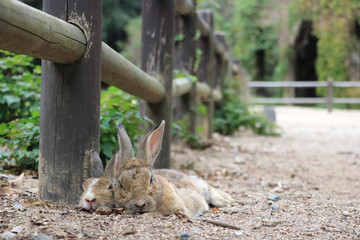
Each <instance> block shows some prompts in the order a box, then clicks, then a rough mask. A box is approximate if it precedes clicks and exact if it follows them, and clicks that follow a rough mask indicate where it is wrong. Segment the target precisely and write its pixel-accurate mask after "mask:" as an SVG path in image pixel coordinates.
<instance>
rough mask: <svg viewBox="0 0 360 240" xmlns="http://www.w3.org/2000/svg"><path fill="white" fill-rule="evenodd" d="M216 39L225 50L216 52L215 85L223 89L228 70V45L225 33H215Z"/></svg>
mask: <svg viewBox="0 0 360 240" xmlns="http://www.w3.org/2000/svg"><path fill="white" fill-rule="evenodd" d="M214 36H215V39H216V40H217V41H218V42H219V43H220V44H221V45H222V46H223V47H224V52H222V53H219V54H216V67H215V72H216V75H215V76H216V77H215V83H214V87H215V88H217V89H220V90H222V89H223V85H224V80H225V77H226V75H227V71H228V59H227V46H226V40H225V34H224V33H222V32H221V33H220V32H215V33H214Z"/></svg>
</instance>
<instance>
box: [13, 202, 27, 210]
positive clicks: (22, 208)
mask: <svg viewBox="0 0 360 240" xmlns="http://www.w3.org/2000/svg"><path fill="white" fill-rule="evenodd" d="M13 208H15V209H17V210H20V211H24V210H25V207H24V205H21V204H20V203H18V202H16V203H15V204H14V206H13Z"/></svg>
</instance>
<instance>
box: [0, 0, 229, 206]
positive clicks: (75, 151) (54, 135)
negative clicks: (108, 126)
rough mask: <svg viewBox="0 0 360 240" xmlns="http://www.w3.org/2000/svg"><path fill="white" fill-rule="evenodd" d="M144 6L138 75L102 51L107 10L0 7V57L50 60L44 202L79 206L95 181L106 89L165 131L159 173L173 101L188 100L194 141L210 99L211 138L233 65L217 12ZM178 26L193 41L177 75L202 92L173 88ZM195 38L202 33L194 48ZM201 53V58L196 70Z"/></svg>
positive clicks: (65, 4)
mask: <svg viewBox="0 0 360 240" xmlns="http://www.w3.org/2000/svg"><path fill="white" fill-rule="evenodd" d="M145 2H146V1H143V9H142V14H143V20H144V21H143V22H144V24H143V28H142V32H143V35H142V42H143V44H142V46H143V49H142V50H143V51H142V54H143V56H142V69H140V68H138V67H137V66H135V65H134V64H132V63H131V62H130V61H128V60H127V59H126V58H124V57H123V56H122V55H120V54H119V53H117V52H116V51H114V50H113V49H111V48H110V47H109V46H108V45H107V44H105V43H103V42H101V1H97V0H71V1H63V0H43V7H44V12H43V11H39V10H37V9H34V8H32V7H30V6H28V5H26V4H24V3H22V2H20V1H17V0H1V1H0V49H3V50H7V51H11V52H15V53H19V54H25V55H28V56H32V57H35V58H40V59H42V60H43V62H42V90H41V95H42V97H41V126H40V128H41V131H40V132H41V136H40V159H39V174H40V190H39V192H40V198H41V199H43V200H52V201H56V202H61V203H66V202H75V201H76V200H77V199H78V197H79V195H80V193H81V184H82V182H83V181H84V179H85V178H87V177H88V176H89V169H90V168H89V151H90V150H91V149H98V148H99V128H100V125H99V124H100V116H99V112H100V80H102V81H104V82H106V83H108V84H110V85H113V86H116V87H118V88H120V89H122V90H124V91H126V92H128V93H130V94H133V95H135V96H138V97H139V98H141V99H143V100H144V101H142V104H141V113H142V114H146V115H147V116H149V117H150V118H151V119H153V120H154V121H155V122H159V121H160V120H162V119H165V120H166V122H167V123H168V124H167V127H166V129H165V133H164V136H165V138H164V141H163V151H162V153H161V155H160V158H159V160H158V161H157V166H156V167H168V166H169V159H170V142H171V129H170V126H171V120H172V116H171V115H172V102H173V99H175V100H176V99H177V98H181V97H182V96H184V95H188V97H186V98H187V99H191V100H190V102H189V104H190V105H189V106H188V108H187V109H188V112H189V114H190V122H191V124H189V131H190V132H193V131H194V129H195V126H196V118H197V116H196V112H195V111H193V109H196V103H197V100H196V98H200V99H202V100H204V101H205V103H206V105H207V107H208V114H207V115H208V116H207V132H206V133H207V134H206V135H207V136H208V137H211V133H212V124H213V123H212V121H213V120H212V119H213V108H214V101H221V99H222V93H221V88H222V81H223V79H224V77H225V74H226V71H224V69H225V68H226V66H228V62H229V61H230V59H229V58H230V57H229V56H230V54H229V53H228V46H227V45H226V43H225V41H224V37H223V35H221V34H215V33H214V32H213V27H212V26H213V17H212V13H211V12H210V11H199V12H196V11H195V10H196V9H195V6H196V4H195V0H168V1H166V4H165V3H164V2H162V1H159V0H154V1H153V4H152V5H151V6H150V5H148V4H145ZM164 4H165V5H164ZM174 10H176V12H177V14H175V11H174ZM154 12H157V15H156V16H155V15H154V14H153V13H154ZM165 20H166V21H165ZM174 22H175V24H173V23H174ZM174 25H176V26H179V28H178V30H179V31H180V32H184V33H185V32H186V34H184V36H185V39H184V40H183V41H180V42H178V43H176V44H177V47H176V48H175V56H176V58H175V67H176V68H177V69H179V70H180V71H184V72H185V73H188V74H191V75H197V76H198V79H199V81H198V82H196V83H192V82H189V80H188V79H184V78H180V79H174V80H173V79H172V78H173V68H174V67H173V55H174V54H173V49H174V47H173V45H174ZM196 29H198V30H199V31H200V33H201V37H200V39H199V40H198V41H197V42H196V41H193V39H194V37H195V33H196ZM149 33H151V34H149ZM164 39H165V40H164ZM159 42H161V43H162V44H158V43H159ZM197 47H200V48H201V50H202V51H203V56H202V59H201V62H200V66H199V67H198V69H196V70H195V69H194V63H195V54H196V51H195V50H196V48H197ZM185 53H186V54H185ZM99 56H100V57H99ZM74 146H76V147H74ZM69 193H71V194H69Z"/></svg>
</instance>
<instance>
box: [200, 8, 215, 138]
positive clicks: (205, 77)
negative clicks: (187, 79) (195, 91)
mask: <svg viewBox="0 0 360 240" xmlns="http://www.w3.org/2000/svg"><path fill="white" fill-rule="evenodd" d="M198 15H199V17H200V18H201V19H203V20H204V21H205V22H206V23H207V24H208V26H209V30H210V32H209V34H208V35H207V36H201V37H200V39H199V40H198V48H199V49H200V50H201V52H202V55H201V61H200V64H199V68H198V71H197V77H198V80H199V82H206V83H207V84H208V85H209V87H210V89H211V90H212V89H213V87H214V74H213V72H212V71H213V70H214V46H213V42H212V37H211V36H212V29H213V13H212V12H211V11H207V10H201V11H198ZM211 95H212V94H211ZM211 95H210V97H209V98H208V99H207V101H206V105H207V118H206V122H205V124H204V125H205V133H206V137H207V138H211V136H212V132H213V117H214V101H213V100H212V96H211Z"/></svg>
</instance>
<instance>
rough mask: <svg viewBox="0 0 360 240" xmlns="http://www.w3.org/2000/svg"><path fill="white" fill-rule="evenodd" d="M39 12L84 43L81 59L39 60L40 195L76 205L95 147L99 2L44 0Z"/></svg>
mask: <svg viewBox="0 0 360 240" xmlns="http://www.w3.org/2000/svg"><path fill="white" fill-rule="evenodd" d="M43 9H44V11H45V12H47V13H49V14H52V15H54V16H56V17H58V18H61V19H62V20H65V21H67V22H71V23H73V24H75V25H76V26H78V27H79V28H81V29H82V31H83V32H84V34H85V36H86V39H87V49H86V51H85V54H84V55H83V57H82V58H80V60H78V61H76V62H74V63H71V64H67V65H62V64H55V63H53V62H50V61H43V62H42V83H41V122H40V161H39V179H40V187H39V195H40V198H41V199H42V200H50V201H54V202H58V203H76V202H77V201H78V200H79V198H80V194H81V191H82V189H81V184H82V183H83V181H84V179H86V178H87V177H88V176H89V172H90V169H89V152H90V150H91V149H92V148H94V149H98V148H99V125H100V123H99V121H100V120H99V119H100V117H99V112H100V83H101V76H100V66H101V61H100V60H101V57H100V56H101V14H102V1H97V0H67V1H64V0H43ZM54 34H55V33H54Z"/></svg>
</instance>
